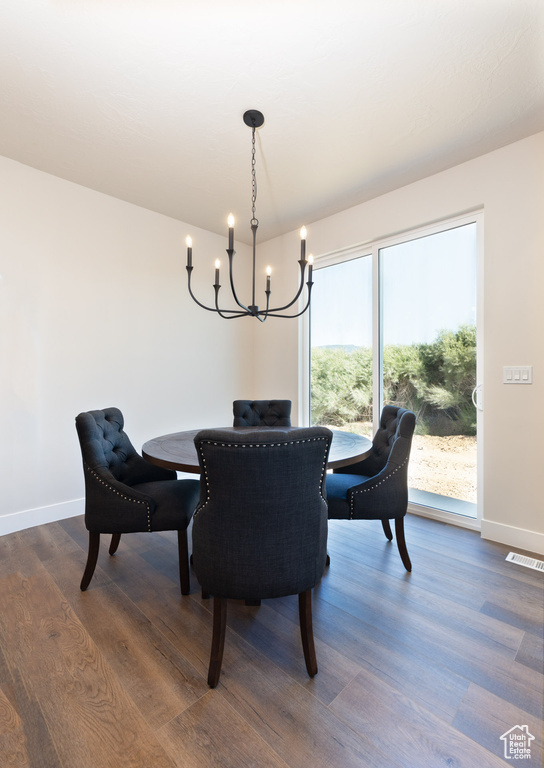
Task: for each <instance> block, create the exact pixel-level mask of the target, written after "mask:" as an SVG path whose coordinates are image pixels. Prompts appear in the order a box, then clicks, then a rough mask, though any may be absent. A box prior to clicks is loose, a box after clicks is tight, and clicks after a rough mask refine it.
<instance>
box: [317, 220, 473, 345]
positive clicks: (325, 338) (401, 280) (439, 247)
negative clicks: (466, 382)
mask: <svg viewBox="0 0 544 768" xmlns="http://www.w3.org/2000/svg"><path fill="white" fill-rule="evenodd" d="M367 253H368V252H365V251H364V250H362V251H361V257H360V258H355V259H352V260H350V261H347V262H343V263H342V264H336V265H334V266H330V267H324V268H323V269H318V268H316V269H314V287H313V290H312V306H311V344H312V347H320V346H328V345H337V344H342V345H355V346H367V347H371V346H372V257H371V256H370V255H365V254H367ZM476 278H477V252H476V224H466V225H463V226H460V227H456V228H454V229H449V230H446V231H445V232H440V233H438V234H434V235H428V236H426V237H420V238H418V239H415V240H411V241H407V242H404V243H400V244H398V245H393V246H389V247H387V248H382V249H381V250H380V279H381V286H382V317H383V334H384V335H383V342H384V344H413V343H430V342H432V341H434V340H435V339H436V337H437V335H438V333H439V331H441V330H444V329H449V330H457V328H458V327H459V326H460V325H463V324H469V325H476V291H477V285H476Z"/></svg>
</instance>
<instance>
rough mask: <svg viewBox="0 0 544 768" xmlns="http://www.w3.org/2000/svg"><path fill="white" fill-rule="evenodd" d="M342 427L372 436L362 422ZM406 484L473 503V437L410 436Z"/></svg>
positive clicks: (474, 453)
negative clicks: (410, 446) (410, 445)
mask: <svg viewBox="0 0 544 768" xmlns="http://www.w3.org/2000/svg"><path fill="white" fill-rule="evenodd" d="M332 429H334V427H332ZM343 429H345V430H347V431H351V432H357V433H358V434H361V435H366V436H367V437H371V436H372V427H371V425H369V424H365V423H356V424H346V426H345V427H343ZM408 484H409V486H410V488H417V489H418V490H419V491H429V492H430V493H437V494H439V495H440V496H449V497H450V498H453V499H460V500H461V501H470V502H472V503H473V504H476V437H472V436H468V435H447V436H446V437H437V436H435V435H414V437H413V440H412V451H411V453H410V464H409V465H408Z"/></svg>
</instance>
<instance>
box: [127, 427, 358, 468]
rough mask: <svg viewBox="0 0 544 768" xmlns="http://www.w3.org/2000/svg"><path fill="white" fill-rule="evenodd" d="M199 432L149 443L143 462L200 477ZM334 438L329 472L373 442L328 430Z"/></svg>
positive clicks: (251, 429) (283, 429)
mask: <svg viewBox="0 0 544 768" xmlns="http://www.w3.org/2000/svg"><path fill="white" fill-rule="evenodd" d="M222 429H229V430H236V431H240V432H247V433H251V432H256V431H261V430H263V429H266V427H223V428H222ZM270 429H274V430H276V431H279V432H285V433H286V434H288V433H289V432H291V431H293V430H294V429H299V427H270ZM200 431H201V430H200V429H190V430H187V431H185V432H173V433H172V434H170V435H161V436H159V437H154V438H153V439H152V440H148V441H147V442H146V443H144V445H143V446H142V455H143V457H144V459H147V461H150V462H151V463H152V464H158V465H159V466H160V467H167V468H168V469H175V470H176V471H178V472H193V473H197V474H200V465H199V463H198V456H197V453H196V448H195V444H194V438H195V435H197V434H198V433H199V432H200ZM331 431H332V434H333V439H332V443H331V449H330V453H329V462H328V464H327V467H328V468H329V469H337V468H338V467H346V466H349V465H350V464H355V463H356V462H358V461H361V460H362V459H364V458H365V457H366V456H368V454H369V453H370V450H371V448H372V441H371V440H369V438H368V437H363V436H362V435H356V434H355V433H354V432H342V431H341V430H339V429H333V430H331Z"/></svg>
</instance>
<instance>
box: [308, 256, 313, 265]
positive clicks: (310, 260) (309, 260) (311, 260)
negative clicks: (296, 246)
mask: <svg viewBox="0 0 544 768" xmlns="http://www.w3.org/2000/svg"><path fill="white" fill-rule="evenodd" d="M308 264H309V265H310V266H311V267H313V265H314V257H313V254H310V255H309V256H308Z"/></svg>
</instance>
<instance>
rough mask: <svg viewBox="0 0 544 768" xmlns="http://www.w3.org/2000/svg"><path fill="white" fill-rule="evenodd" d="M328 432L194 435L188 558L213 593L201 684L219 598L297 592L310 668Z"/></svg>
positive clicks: (222, 616) (218, 654) (221, 621)
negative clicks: (197, 484) (195, 484)
mask: <svg viewBox="0 0 544 768" xmlns="http://www.w3.org/2000/svg"><path fill="white" fill-rule="evenodd" d="M331 440H332V433H331V432H330V430H328V429H326V428H325V427H311V428H307V429H294V430H293V431H291V432H289V434H288V435H286V434H285V432H281V431H277V430H275V429H273V428H267V429H262V430H258V431H255V433H253V434H251V435H250V436H248V435H245V434H240V433H239V432H236V430H232V429H224V430H216V429H212V430H203V431H201V432H199V433H198V434H197V435H196V437H195V446H196V449H197V453H198V458H199V462H200V467H201V470H202V474H201V496H200V501H199V504H198V506H197V509H196V512H195V515H194V518H193V567H194V570H195V574H196V577H197V578H198V581H199V582H200V584H201V587H202V590H203V594H204V595H212V596H213V601H214V602H213V638H212V648H211V654H210V665H209V670H208V684H209V685H210V687H211V688H214V687H215V686H216V685H217V683H218V681H219V675H220V673H221V664H222V659H223V647H224V642H225V627H226V620H227V599H234V600H245V601H246V602H247V601H248V602H249V603H250V604H255V603H256V604H259V601H260V600H262V599H268V598H273V597H283V596H286V595H298V598H299V620H300V632H301V637H302V647H303V651H304V659H305V662H306V669H307V671H308V674H309V675H310V677H313V676H314V675H315V674H316V673H317V660H316V655H315V646H314V639H313V630H312V598H311V590H312V588H313V587H314V586H315V584H317V582H318V581H319V579H320V578H321V576H322V575H323V571H324V568H325V562H326V557H327V503H326V500H325V489H324V485H325V473H326V467H327V459H328V454H329V448H330V444H331Z"/></svg>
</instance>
